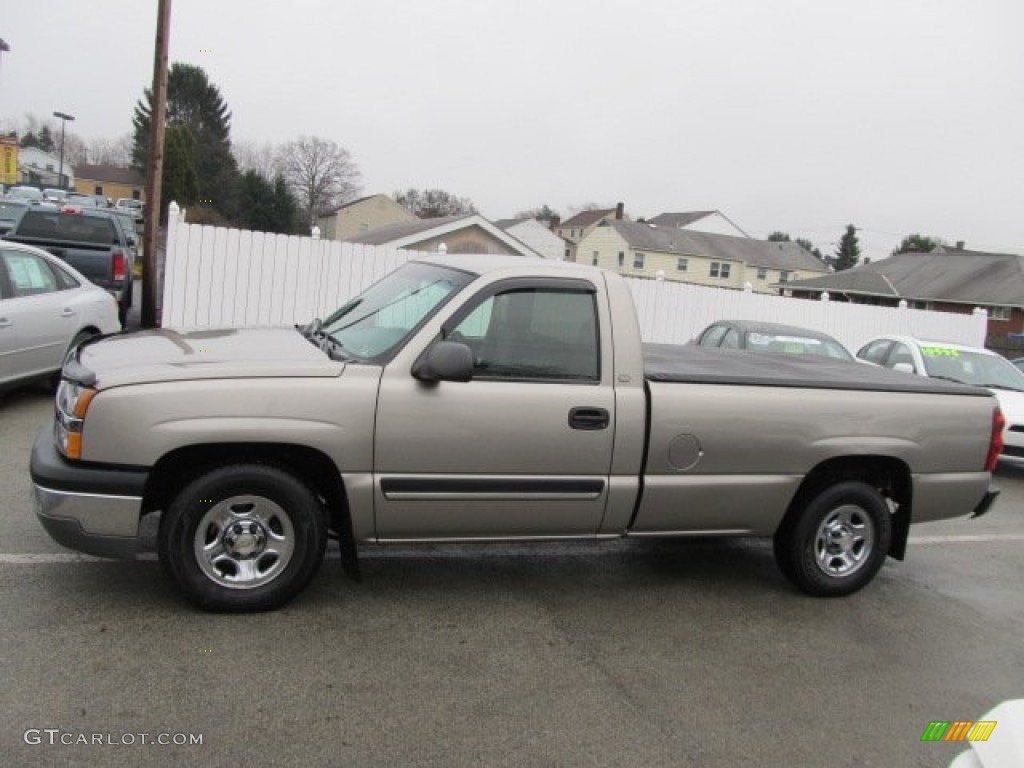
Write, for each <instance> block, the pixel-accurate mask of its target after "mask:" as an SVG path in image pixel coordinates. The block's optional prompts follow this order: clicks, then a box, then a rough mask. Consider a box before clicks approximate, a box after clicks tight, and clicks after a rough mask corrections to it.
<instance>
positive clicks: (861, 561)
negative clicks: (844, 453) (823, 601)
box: [774, 481, 892, 597]
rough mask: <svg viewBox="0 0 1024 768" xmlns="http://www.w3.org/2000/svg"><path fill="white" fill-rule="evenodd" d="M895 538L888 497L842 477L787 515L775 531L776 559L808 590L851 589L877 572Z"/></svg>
mask: <svg viewBox="0 0 1024 768" xmlns="http://www.w3.org/2000/svg"><path fill="white" fill-rule="evenodd" d="M891 540H892V516H891V514H890V512H889V505H888V503H887V502H886V500H885V497H884V496H882V494H881V493H879V492H878V490H877V489H875V488H873V487H872V486H870V485H868V484H867V483H862V482H858V481H844V482H838V483H836V484H835V485H832V486H829V487H827V488H825V489H824V490H822V491H820V492H819V493H817V494H816V495H814V496H812V497H811V498H810V500H809V501H807V503H806V504H804V505H803V506H802V508H797V509H794V510H793V511H792V514H791V515H790V516H789V517H787V519H786V520H785V521H784V522H783V524H782V525H781V526H780V527H779V530H778V531H777V532H776V533H775V541H774V545H775V560H776V562H777V563H778V565H779V569H780V570H781V571H782V572H783V574H785V576H786V577H787V578H788V579H789V580H790V581H792V582H793V583H794V584H796V586H798V587H800V589H802V590H803V591H804V592H807V593H808V594H810V595H815V596H820V597H837V596H840V595H849V594H851V593H853V592H856V591H857V590H858V589H860V588H861V587H863V586H864V585H865V584H867V583H868V582H870V581H871V579H873V578H874V577H875V574H876V573H878V569H879V568H881V567H882V563H883V562H885V558H886V553H887V552H888V551H889V543H890V541H891Z"/></svg>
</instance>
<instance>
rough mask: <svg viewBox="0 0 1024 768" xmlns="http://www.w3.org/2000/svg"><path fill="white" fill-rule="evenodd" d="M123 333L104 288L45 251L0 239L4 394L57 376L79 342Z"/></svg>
mask: <svg viewBox="0 0 1024 768" xmlns="http://www.w3.org/2000/svg"><path fill="white" fill-rule="evenodd" d="M119 330H121V324H120V323H119V322H118V320H117V302H116V301H115V300H114V298H113V297H112V296H111V295H110V294H109V293H107V292H106V291H105V290H103V289H102V288H99V287H98V286H96V285H93V284H92V283H90V282H89V281H88V280H87V279H86V278H85V277H83V276H82V275H81V274H80V273H79V272H77V271H76V270H74V269H72V268H71V267H70V266H68V265H67V264H65V263H64V262H62V261H61V260H60V259H58V258H56V257H55V256H51V255H50V254H48V253H47V252H46V251H42V250H40V249H38V248H33V247H32V246H29V245H22V244H20V243H10V242H6V241H0V390H4V389H9V388H11V387H13V386H15V385H17V384H20V383H27V382H29V381H32V380H33V379H37V378H43V377H45V376H48V375H51V374H53V373H55V372H57V371H58V370H59V369H60V367H61V363H62V362H63V361H64V357H65V355H66V354H67V352H68V350H69V349H70V348H71V347H72V346H73V345H74V344H77V343H79V342H81V341H83V340H84V339H87V338H89V337H90V336H95V335H97V334H103V333H116V332H117V331H119Z"/></svg>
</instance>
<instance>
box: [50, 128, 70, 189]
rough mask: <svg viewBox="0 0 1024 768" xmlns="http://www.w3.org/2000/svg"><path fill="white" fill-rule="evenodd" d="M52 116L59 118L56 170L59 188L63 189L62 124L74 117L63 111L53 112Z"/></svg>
mask: <svg viewBox="0 0 1024 768" xmlns="http://www.w3.org/2000/svg"><path fill="white" fill-rule="evenodd" d="M53 116H54V117H56V118H57V119H58V120H60V170H58V171H57V181H58V183H59V184H60V188H61V189H64V126H66V125H67V124H68V120H74V119H75V117H74V115H69V114H67V113H65V112H54V113H53Z"/></svg>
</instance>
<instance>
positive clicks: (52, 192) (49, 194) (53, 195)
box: [43, 188, 68, 205]
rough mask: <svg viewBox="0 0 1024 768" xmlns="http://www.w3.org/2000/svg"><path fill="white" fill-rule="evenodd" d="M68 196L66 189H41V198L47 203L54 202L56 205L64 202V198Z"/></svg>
mask: <svg viewBox="0 0 1024 768" xmlns="http://www.w3.org/2000/svg"><path fill="white" fill-rule="evenodd" d="M67 196H68V191H67V190H66V189H55V188H47V189H44V190H43V200H45V201H46V202H48V203H56V204H58V205H60V204H62V203H63V202H64V198H66V197H67Z"/></svg>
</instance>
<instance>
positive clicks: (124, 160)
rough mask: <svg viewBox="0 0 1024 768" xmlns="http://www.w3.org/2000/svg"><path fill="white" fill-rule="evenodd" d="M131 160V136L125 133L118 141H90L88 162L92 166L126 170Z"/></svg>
mask: <svg viewBox="0 0 1024 768" xmlns="http://www.w3.org/2000/svg"><path fill="white" fill-rule="evenodd" d="M131 160H132V137H131V134H128V133H126V134H125V135H124V136H121V137H120V138H118V139H92V140H91V141H90V142H89V162H90V163H92V164H93V165H113V166H117V167H118V168H127V167H128V166H129V164H130V163H131Z"/></svg>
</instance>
